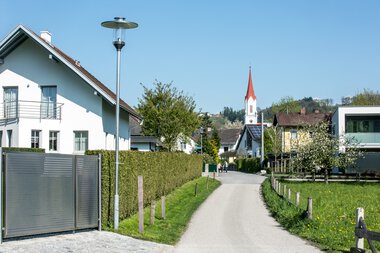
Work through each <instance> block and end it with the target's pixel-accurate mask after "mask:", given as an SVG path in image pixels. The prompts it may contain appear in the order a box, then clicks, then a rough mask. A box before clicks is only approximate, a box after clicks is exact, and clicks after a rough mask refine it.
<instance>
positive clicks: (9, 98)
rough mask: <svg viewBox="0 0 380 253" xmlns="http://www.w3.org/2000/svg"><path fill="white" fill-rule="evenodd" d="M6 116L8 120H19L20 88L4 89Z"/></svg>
mask: <svg viewBox="0 0 380 253" xmlns="http://www.w3.org/2000/svg"><path fill="white" fill-rule="evenodd" d="M3 100H4V116H5V118H6V119H14V118H17V111H18V110H17V104H18V88H17V87H7V88H4V97H3Z"/></svg>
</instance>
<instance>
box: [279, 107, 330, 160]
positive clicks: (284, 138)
mask: <svg viewBox="0 0 380 253" xmlns="http://www.w3.org/2000/svg"><path fill="white" fill-rule="evenodd" d="M330 118H331V113H319V112H314V113H306V110H305V108H302V109H301V111H300V112H299V113H286V112H279V113H277V114H276V115H275V116H274V120H273V126H274V127H277V129H278V130H279V132H280V134H281V147H282V153H290V152H296V151H297V147H298V146H299V145H302V144H304V143H307V142H308V140H310V138H311V133H309V132H308V131H307V130H306V129H305V127H306V126H312V125H316V124H318V123H320V122H322V121H329V120H330Z"/></svg>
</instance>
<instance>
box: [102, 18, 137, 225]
mask: <svg viewBox="0 0 380 253" xmlns="http://www.w3.org/2000/svg"><path fill="white" fill-rule="evenodd" d="M102 26H103V27H106V28H111V29H113V30H114V39H113V45H114V46H115V48H116V50H117V68H116V135H115V177H116V179H115V181H116V182H115V210H114V211H115V214H114V229H115V230H118V229H119V111H120V54H121V49H122V48H123V47H124V45H125V42H124V35H125V29H133V28H136V27H137V26H138V24H136V23H134V22H128V21H126V20H125V18H122V17H115V19H114V20H113V21H105V22H102Z"/></svg>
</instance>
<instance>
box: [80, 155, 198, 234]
mask: <svg viewBox="0 0 380 253" xmlns="http://www.w3.org/2000/svg"><path fill="white" fill-rule="evenodd" d="M86 154H87V155H97V154H101V156H102V226H108V227H112V226H113V215H114V196H115V151H106V150H91V151H87V152H86ZM201 173H202V157H201V156H199V155H187V154H184V153H166V152H138V151H120V153H119V216H120V219H125V218H127V217H129V216H131V215H132V214H134V213H136V212H137V176H140V175H141V176H143V177H144V203H145V204H148V203H150V202H151V200H154V199H157V198H159V197H161V196H162V195H166V194H168V193H170V192H171V191H172V190H174V189H175V188H177V187H179V186H181V185H183V184H184V183H186V182H188V181H190V180H192V179H194V178H197V177H199V176H201Z"/></svg>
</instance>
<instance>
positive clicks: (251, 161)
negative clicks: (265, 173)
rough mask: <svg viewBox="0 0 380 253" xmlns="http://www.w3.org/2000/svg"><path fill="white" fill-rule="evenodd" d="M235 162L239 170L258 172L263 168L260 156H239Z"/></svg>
mask: <svg viewBox="0 0 380 253" xmlns="http://www.w3.org/2000/svg"><path fill="white" fill-rule="evenodd" d="M235 163H236V169H237V170H238V171H243V172H248V173H256V172H259V171H260V170H261V165H260V158H256V157H255V158H237V159H236V160H235Z"/></svg>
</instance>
